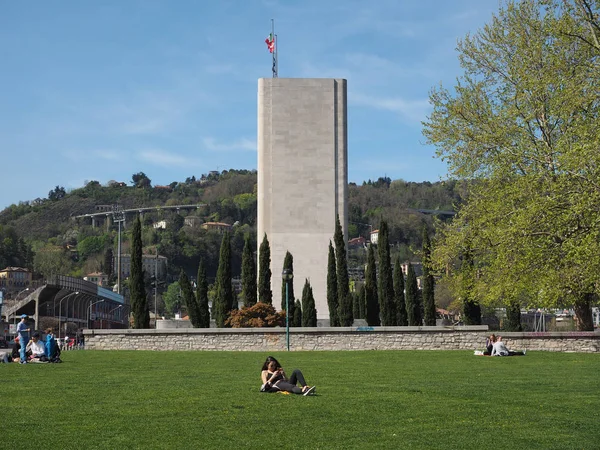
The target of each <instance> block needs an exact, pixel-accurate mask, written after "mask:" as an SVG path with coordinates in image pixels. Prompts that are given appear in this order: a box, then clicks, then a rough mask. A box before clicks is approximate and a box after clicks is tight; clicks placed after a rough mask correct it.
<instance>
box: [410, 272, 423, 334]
mask: <svg viewBox="0 0 600 450" xmlns="http://www.w3.org/2000/svg"><path fill="white" fill-rule="evenodd" d="M418 290H419V287H418V285H417V276H416V275H415V269H414V268H413V266H412V264H411V263H408V270H407V273H406V314H407V316H408V324H409V325H410V326H411V327H415V326H421V325H422V320H421V304H420V303H421V302H419V292H418Z"/></svg>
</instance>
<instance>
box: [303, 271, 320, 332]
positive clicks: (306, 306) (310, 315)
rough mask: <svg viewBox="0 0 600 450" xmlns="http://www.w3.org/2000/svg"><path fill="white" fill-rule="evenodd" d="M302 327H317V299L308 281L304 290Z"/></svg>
mask: <svg viewBox="0 0 600 450" xmlns="http://www.w3.org/2000/svg"><path fill="white" fill-rule="evenodd" d="M302 326H303V327H316V326H317V310H316V309H315V298H314V297H313V291H312V287H311V286H310V283H309V282H308V279H307V280H306V281H305V282H304V288H303V289H302Z"/></svg>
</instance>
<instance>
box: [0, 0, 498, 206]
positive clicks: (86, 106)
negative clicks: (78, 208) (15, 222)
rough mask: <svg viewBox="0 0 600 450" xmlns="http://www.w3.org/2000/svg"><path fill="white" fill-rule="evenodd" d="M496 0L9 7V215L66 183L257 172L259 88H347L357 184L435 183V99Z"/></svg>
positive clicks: (5, 145) (3, 201)
mask: <svg viewBox="0 0 600 450" xmlns="http://www.w3.org/2000/svg"><path fill="white" fill-rule="evenodd" d="M497 9H498V1H497V0H452V1H447V0H376V1H370V2H366V1H356V0H217V1H192V0H176V1H174V0H171V1H167V0H103V1H101V2H100V1H81V0H63V1H53V2H50V1H41V0H39V1H27V2H24V1H23V2H3V5H2V11H1V13H0V57H1V60H2V70H0V86H2V89H1V90H0V149H1V152H2V166H3V170H2V172H1V174H0V180H1V181H0V188H1V189H0V208H4V207H6V206H8V205H10V204H12V203H18V202H19V201H25V200H33V199H35V198H37V197H40V198H44V197H47V195H48V191H50V190H51V189H53V188H54V187H55V186H56V185H60V186H64V187H65V188H66V189H73V188H78V187H81V186H83V185H84V183H85V182H86V181H90V180H97V181H99V182H101V183H102V184H104V183H106V182H107V181H109V180H117V181H125V182H127V183H130V182H131V175H132V174H134V173H137V172H140V171H142V172H144V173H145V174H146V175H148V177H149V178H150V179H151V180H152V183H153V184H168V183H170V182H172V181H184V180H185V178H187V177H189V176H192V175H195V176H199V175H201V174H202V173H207V172H208V171H211V170H219V171H221V170H223V169H230V168H235V169H255V168H256V164H257V156H256V109H257V105H256V96H257V80H258V78H261V77H270V76H271V60H270V54H269V52H268V50H267V47H266V44H265V42H264V40H265V38H266V37H267V35H268V34H269V32H270V28H271V18H273V19H275V28H276V30H275V31H276V33H277V35H278V40H279V76H280V77H291V78H300V77H338V78H346V79H347V80H348V121H349V124H348V126H349V128H348V129H349V133H348V143H349V150H348V159H349V161H348V164H349V168H348V175H349V180H350V181H354V182H357V183H361V182H362V181H363V180H367V179H369V178H370V179H377V178H378V177H380V176H384V175H387V176H389V177H391V178H392V179H399V178H402V179H405V180H407V181H425V180H427V181H437V180H439V179H440V178H441V177H443V176H444V175H445V173H446V170H445V165H444V163H442V162H441V161H439V160H437V159H434V158H433V155H434V149H433V148H431V147H428V146H425V145H424V144H423V143H424V138H423V136H422V134H421V123H420V122H421V121H422V120H424V119H425V117H426V116H427V114H428V112H429V111H430V108H429V105H428V93H429V90H430V89H431V88H432V87H433V86H436V85H438V84H439V83H442V84H444V85H445V86H447V87H451V86H452V85H453V84H454V81H455V80H456V77H457V76H458V75H459V74H460V67H459V65H458V61H457V54H456V51H455V48H456V42H457V39H458V38H460V37H463V36H464V35H465V34H466V33H468V32H471V33H473V32H475V31H476V30H477V29H479V28H480V27H482V26H483V25H484V24H485V23H486V22H487V21H489V19H490V17H491V15H492V13H494V12H495V11H497Z"/></svg>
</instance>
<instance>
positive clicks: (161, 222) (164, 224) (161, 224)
mask: <svg viewBox="0 0 600 450" xmlns="http://www.w3.org/2000/svg"><path fill="white" fill-rule="evenodd" d="M152 226H153V227H154V229H155V230H157V229H159V228H160V229H163V230H166V229H167V221H166V220H159V221H158V222H154V223H153V224H152Z"/></svg>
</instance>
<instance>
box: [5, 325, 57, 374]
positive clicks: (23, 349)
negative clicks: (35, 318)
mask: <svg viewBox="0 0 600 450" xmlns="http://www.w3.org/2000/svg"><path fill="white" fill-rule="evenodd" d="M27 319H28V317H27V315H26V314H23V315H22V316H21V321H20V322H19V325H17V337H16V338H15V342H14V344H13V347H12V350H11V352H10V354H9V353H4V354H2V355H0V361H1V362H4V363H8V362H18V363H20V364H27V363H32V362H40V363H44V362H61V360H60V348H59V347H58V345H57V343H56V339H55V338H54V333H53V330H52V328H47V329H46V331H45V333H46V339H45V340H42V339H41V336H40V333H39V332H37V331H35V332H33V333H31V328H30V326H29V325H28V323H27ZM30 334H31V339H29V336H30Z"/></svg>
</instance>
